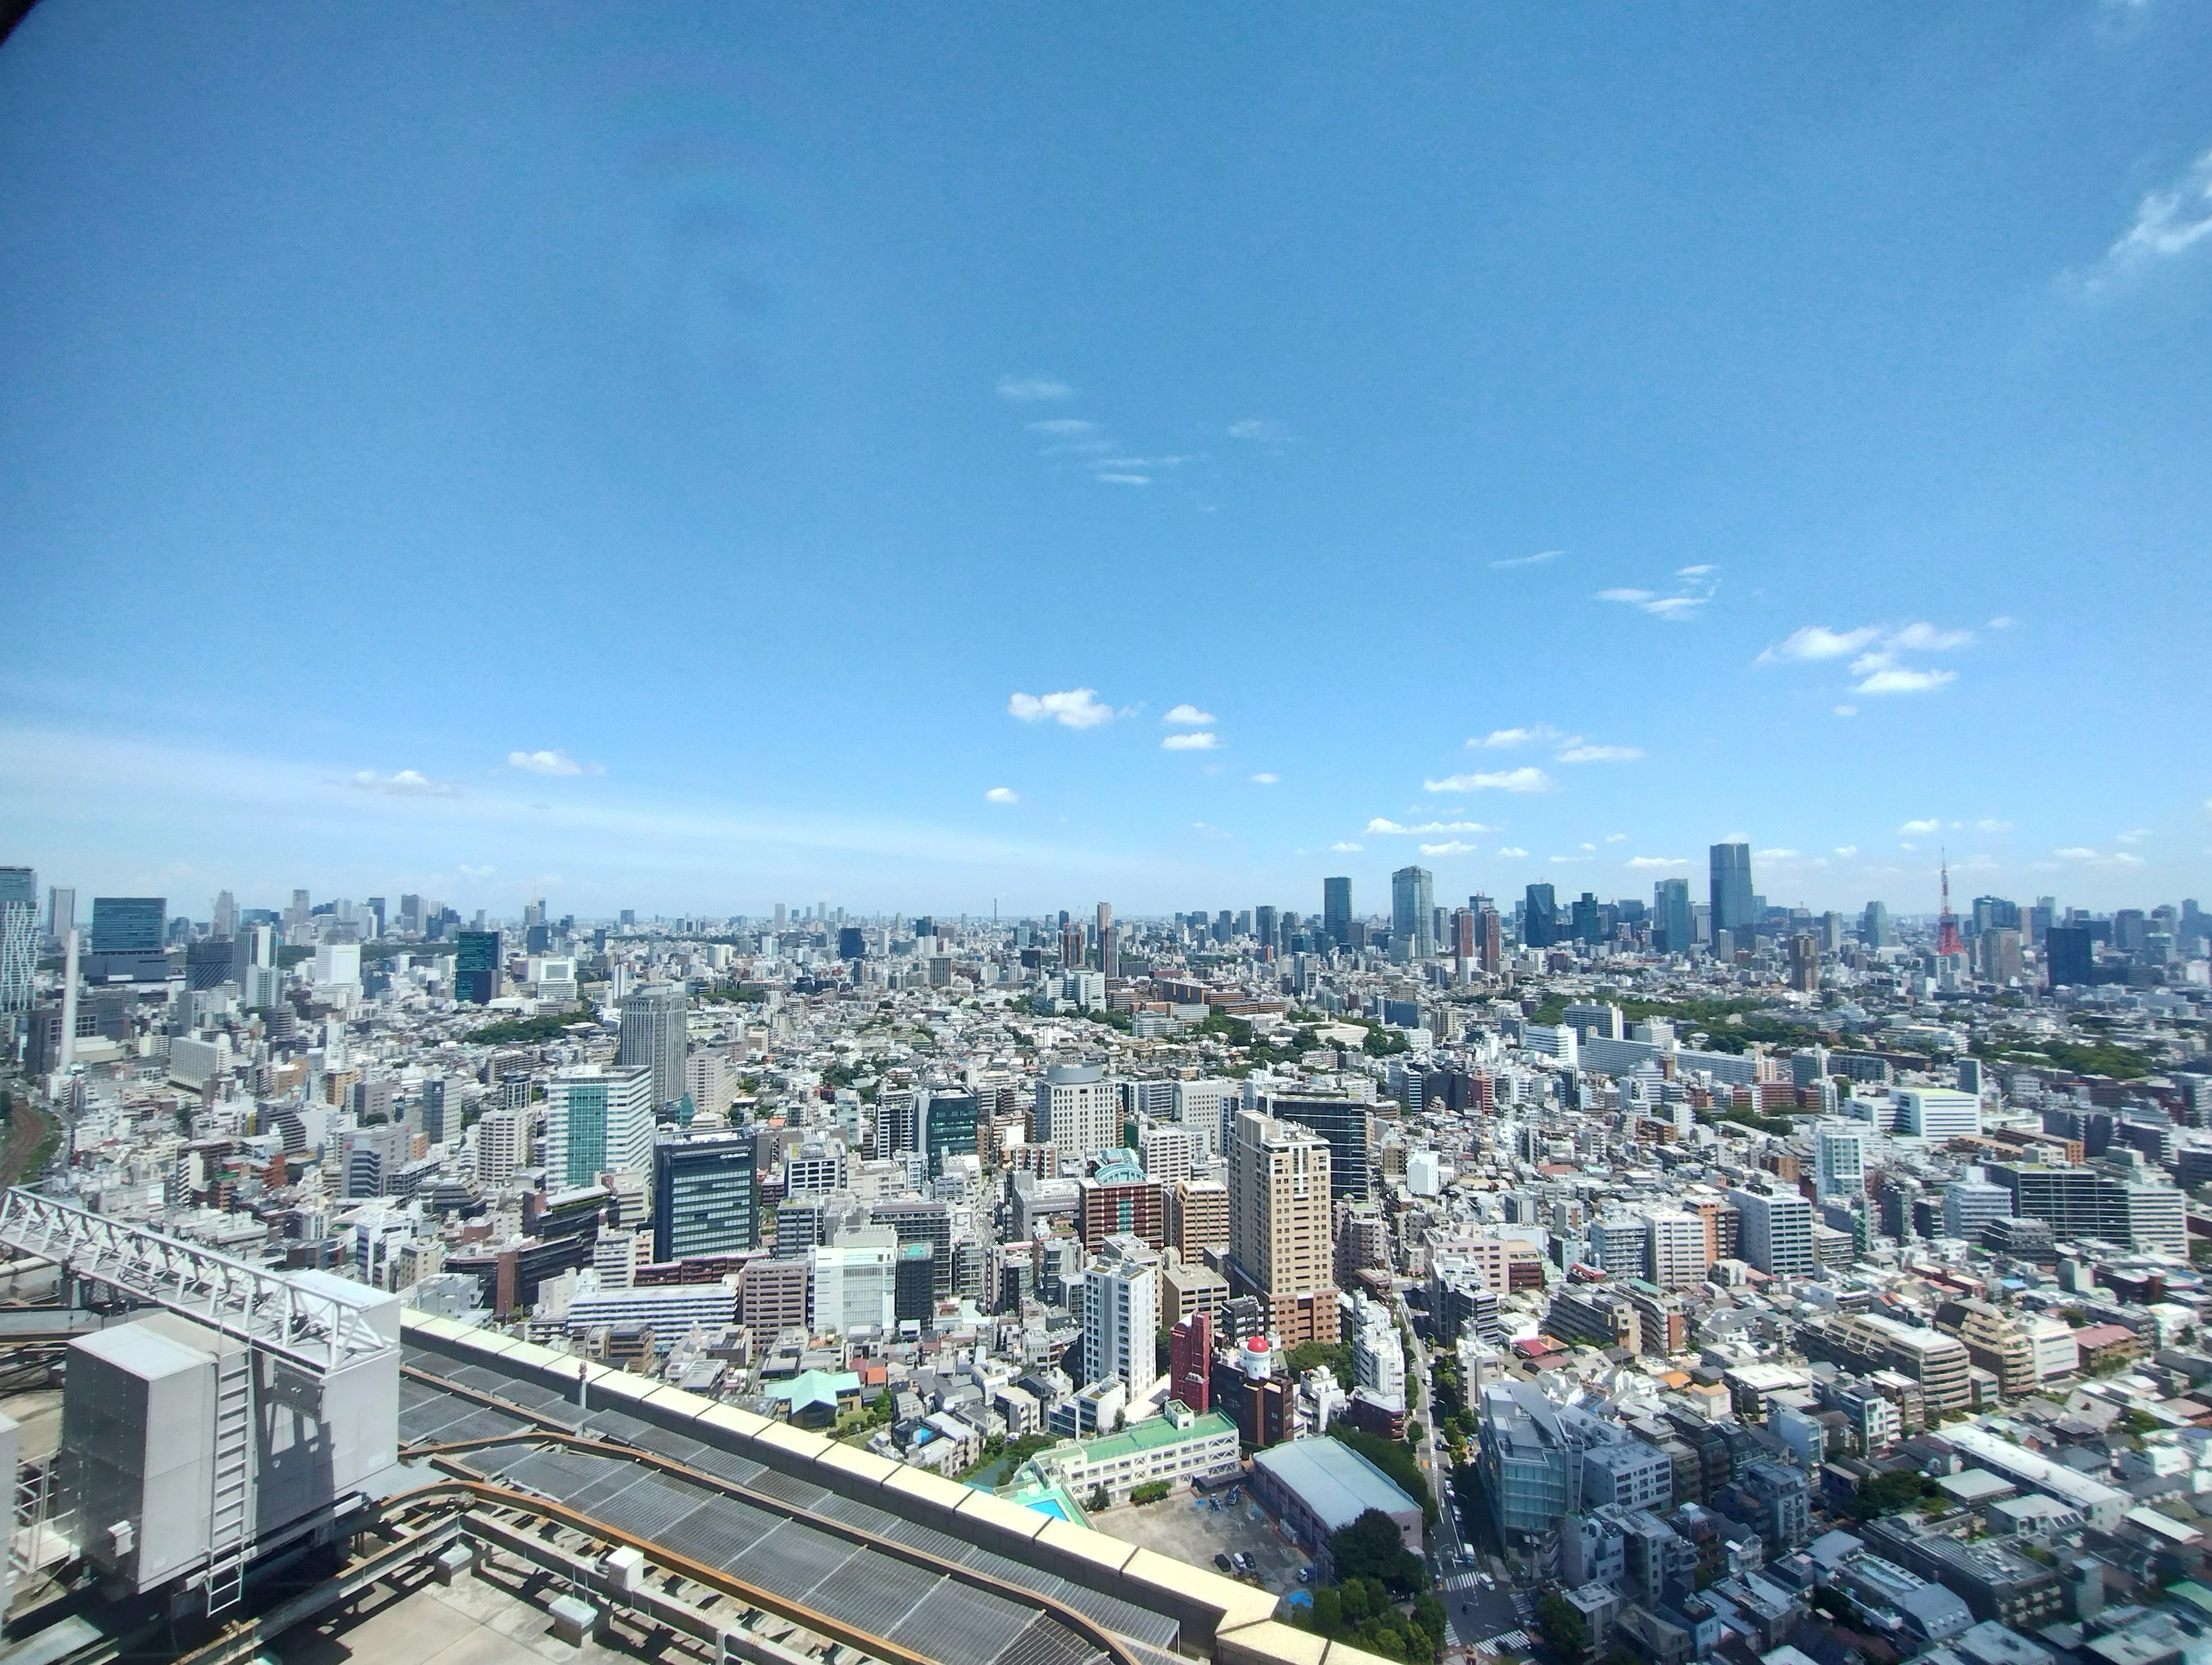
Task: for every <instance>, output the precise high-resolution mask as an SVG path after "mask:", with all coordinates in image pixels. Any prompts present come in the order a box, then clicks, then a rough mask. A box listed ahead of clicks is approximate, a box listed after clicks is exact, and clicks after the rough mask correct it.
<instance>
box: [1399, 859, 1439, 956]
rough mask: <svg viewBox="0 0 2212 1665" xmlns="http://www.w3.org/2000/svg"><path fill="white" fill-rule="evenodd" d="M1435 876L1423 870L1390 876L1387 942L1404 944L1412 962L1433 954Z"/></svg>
mask: <svg viewBox="0 0 2212 1665" xmlns="http://www.w3.org/2000/svg"><path fill="white" fill-rule="evenodd" d="M1436 889H1437V878H1436V875H1435V874H1434V873H1432V872H1430V871H1429V870H1428V869H1427V868H1426V867H1401V868H1399V869H1398V871H1397V872H1395V873H1393V874H1391V875H1390V940H1391V942H1392V943H1393V944H1396V943H1401V942H1402V943H1405V944H1406V945H1407V951H1409V952H1410V953H1411V954H1412V955H1413V957H1414V958H1415V959H1419V960H1425V959H1427V958H1429V957H1431V955H1433V954H1434V953H1435V952H1436V951H1437V936H1436V922H1435V921H1436V905H1437V902H1436Z"/></svg>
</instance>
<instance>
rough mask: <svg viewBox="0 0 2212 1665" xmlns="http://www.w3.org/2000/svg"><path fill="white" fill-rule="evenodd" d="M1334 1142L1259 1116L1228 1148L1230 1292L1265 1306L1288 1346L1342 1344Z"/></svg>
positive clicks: (1242, 1116) (1246, 1120) (1245, 1121)
mask: <svg viewBox="0 0 2212 1665" xmlns="http://www.w3.org/2000/svg"><path fill="white" fill-rule="evenodd" d="M1330 1195H1331V1194H1330V1189H1329V1146H1328V1141H1327V1140H1325V1139H1321V1138H1318V1137H1316V1135H1314V1134H1312V1133H1308V1132H1307V1131H1306V1130H1305V1129H1304V1128H1303V1127H1298V1126H1297V1125H1295V1124H1293V1123H1291V1122H1286V1121H1276V1120H1274V1119H1273V1118H1272V1117H1270V1116H1266V1115H1261V1114H1259V1113H1258V1112H1256V1111H1253V1110H1244V1111H1242V1112H1240V1113H1239V1114H1238V1115H1237V1121H1236V1126H1235V1132H1234V1133H1233V1135H1232V1137H1231V1140H1230V1148H1229V1243H1230V1259H1229V1266H1230V1279H1229V1281H1230V1288H1231V1294H1232V1295H1233V1296H1237V1297H1243V1296H1248V1295H1249V1296H1251V1297H1255V1298H1256V1299H1257V1300H1258V1301H1259V1302H1260V1303H1261V1310H1262V1311H1263V1312H1264V1313H1265V1315H1266V1317H1267V1326H1268V1329H1269V1331H1270V1332H1271V1333H1272V1334H1274V1336H1275V1337H1276V1339H1277V1340H1280V1341H1281V1342H1283V1343H1284V1345H1285V1346H1296V1345H1297V1344H1298V1343H1299V1342H1301V1341H1330V1342H1334V1340H1336V1332H1337V1311H1336V1286H1335V1282H1334V1269H1335V1259H1336V1256H1335V1244H1334V1232H1333V1231H1332V1224H1333V1220H1332V1211H1331V1201H1330Z"/></svg>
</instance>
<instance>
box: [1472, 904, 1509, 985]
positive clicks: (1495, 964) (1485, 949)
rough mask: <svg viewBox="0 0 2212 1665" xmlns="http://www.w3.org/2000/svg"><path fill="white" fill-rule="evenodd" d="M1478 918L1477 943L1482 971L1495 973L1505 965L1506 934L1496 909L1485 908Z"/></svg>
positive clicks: (1476, 928)
mask: <svg viewBox="0 0 2212 1665" xmlns="http://www.w3.org/2000/svg"><path fill="white" fill-rule="evenodd" d="M1476 917H1477V918H1478V919H1479V920H1480V924H1478V925H1477V926H1476V927H1475V941H1476V947H1477V950H1478V951H1479V953H1480V957H1481V962H1482V969H1484V970H1485V971H1488V972H1493V973H1494V972H1496V971H1497V970H1498V968H1499V967H1500V966H1502V965H1503V964H1504V963H1505V933H1504V928H1503V927H1502V926H1501V925H1500V924H1499V921H1498V910H1497V909H1496V908H1483V909H1482V910H1481V911H1480V914H1478V915H1476Z"/></svg>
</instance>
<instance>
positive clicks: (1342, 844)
mask: <svg viewBox="0 0 2212 1665" xmlns="http://www.w3.org/2000/svg"><path fill="white" fill-rule="evenodd" d="M1329 848H1331V849H1332V850H1335V851H1337V852H1339V853H1340V854H1344V855H1358V854H1359V852H1360V850H1361V849H1362V848H1364V847H1363V846H1361V845H1358V844H1352V843H1347V842H1346V841H1344V840H1343V839H1338V840H1337V841H1336V842H1335V843H1334V844H1332V845H1330V846H1329Z"/></svg>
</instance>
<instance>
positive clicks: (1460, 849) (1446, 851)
mask: <svg viewBox="0 0 2212 1665" xmlns="http://www.w3.org/2000/svg"><path fill="white" fill-rule="evenodd" d="M1421 854H1423V855H1474V854H1478V852H1477V851H1476V849H1475V847H1474V845H1472V844H1463V843H1462V842H1460V841H1459V840H1458V839H1456V838H1454V839H1449V840H1447V841H1446V842H1443V843H1442V844H1424V845H1422V846H1421Z"/></svg>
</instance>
